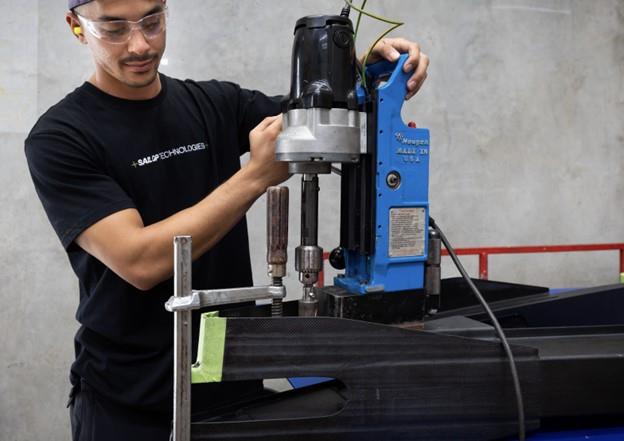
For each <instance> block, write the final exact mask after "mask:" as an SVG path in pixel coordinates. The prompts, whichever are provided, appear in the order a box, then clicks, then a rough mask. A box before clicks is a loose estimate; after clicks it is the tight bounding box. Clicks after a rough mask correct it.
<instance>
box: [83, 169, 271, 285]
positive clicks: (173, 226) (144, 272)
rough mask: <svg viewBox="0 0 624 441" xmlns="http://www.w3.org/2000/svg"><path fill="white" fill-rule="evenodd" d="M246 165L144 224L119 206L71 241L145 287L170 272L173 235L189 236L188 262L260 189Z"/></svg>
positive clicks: (262, 186)
mask: <svg viewBox="0 0 624 441" xmlns="http://www.w3.org/2000/svg"><path fill="white" fill-rule="evenodd" d="M256 171H257V170H256V168H255V167H254V166H253V165H252V164H248V165H247V166H245V167H243V168H242V169H241V170H239V171H238V172H237V173H236V174H235V175H234V176H232V177H231V178H230V179H229V180H228V181H226V182H225V183H223V184H222V185H221V186H219V187H218V188H216V189H215V190H214V191H213V192H211V193H210V194H209V195H208V196H206V197H205V198H204V199H202V200H201V201H199V202H198V203H197V204H195V205H193V206H192V207H189V208H187V209H185V210H182V211H180V212H178V213H176V214H174V215H172V216H170V217H168V218H166V219H163V220H162V221H160V222H157V223H155V224H152V225H148V226H144V225H143V221H142V219H141V217H140V215H139V213H138V212H137V211H136V210H134V209H132V210H124V211H123V212H120V213H116V214H114V215H112V216H110V217H109V218H106V219H104V220H102V221H100V222H98V223H96V224H95V225H93V226H92V227H90V228H89V229H88V230H87V231H86V232H85V233H83V234H82V235H81V236H79V237H78V239H77V243H78V245H79V246H81V247H82V248H83V249H85V250H86V251H87V252H89V253H90V254H92V255H93V256H95V257H96V258H98V259H99V260H100V261H102V263H104V264H105V265H106V266H108V267H109V268H111V269H112V270H113V271H114V272H115V273H116V274H117V275H119V276H120V277H121V278H123V279H124V280H126V281H127V282H128V283H130V284H132V285H133V286H135V287H136V288H138V289H141V290H148V289H150V288H152V287H154V286H155V285H157V284H158V283H160V282H162V281H164V280H166V279H167V278H169V277H171V275H172V274H173V238H174V237H175V236H178V235H190V236H192V237H193V260H195V259H197V258H198V257H200V256H201V255H202V254H204V253H205V252H206V251H208V250H210V249H211V248H212V247H213V246H214V245H216V244H217V243H218V242H219V240H221V239H222V238H223V236H225V235H226V234H227V233H228V232H229V231H230V230H231V229H232V227H234V226H235V225H236V223H238V222H239V221H240V219H241V218H242V217H243V216H244V214H245V212H246V211H247V210H248V209H249V207H250V206H251V205H252V204H253V202H254V201H255V200H256V199H257V198H258V197H259V196H260V195H262V194H263V193H264V191H265V189H266V179H262V176H261V174H259V173H257V172H256Z"/></svg>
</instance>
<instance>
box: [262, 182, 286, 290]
mask: <svg viewBox="0 0 624 441" xmlns="http://www.w3.org/2000/svg"><path fill="white" fill-rule="evenodd" d="M287 248H288V187H269V188H268V190H267V264H268V266H269V275H270V276H271V277H273V278H281V277H284V276H285V275H286V261H287V253H286V250H287Z"/></svg>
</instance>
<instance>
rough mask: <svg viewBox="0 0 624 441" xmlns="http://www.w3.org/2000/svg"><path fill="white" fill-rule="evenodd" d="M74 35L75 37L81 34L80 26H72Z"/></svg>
mask: <svg viewBox="0 0 624 441" xmlns="http://www.w3.org/2000/svg"><path fill="white" fill-rule="evenodd" d="M74 34H75V35H80V34H82V28H81V27H80V26H74Z"/></svg>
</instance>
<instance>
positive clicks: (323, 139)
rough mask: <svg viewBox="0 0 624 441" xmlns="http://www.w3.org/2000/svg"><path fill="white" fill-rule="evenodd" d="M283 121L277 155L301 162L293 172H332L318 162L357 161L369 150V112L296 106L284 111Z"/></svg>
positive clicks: (289, 160) (287, 160)
mask: <svg viewBox="0 0 624 441" xmlns="http://www.w3.org/2000/svg"><path fill="white" fill-rule="evenodd" d="M282 124H283V130H282V133H281V134H280V136H279V137H278V138H277V145H276V150H275V157H276V159H277V160H278V161H284V162H293V163H298V164H300V165H297V166H294V169H295V170H293V169H292V168H291V170H290V171H291V172H295V173H329V172H330V167H329V166H325V167H319V166H318V163H328V164H331V163H332V162H351V163H356V162H358V161H359V160H360V155H361V154H364V153H366V113H363V112H357V111H354V110H347V109H319V108H312V109H293V110H290V111H289V112H287V113H286V114H284V121H283V123H282ZM303 164H305V165H303ZM309 164H312V165H309ZM306 167H310V168H312V169H310V168H306ZM319 170H320V171H319Z"/></svg>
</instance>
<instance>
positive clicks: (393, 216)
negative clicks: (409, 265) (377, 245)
mask: <svg viewBox="0 0 624 441" xmlns="http://www.w3.org/2000/svg"><path fill="white" fill-rule="evenodd" d="M425 220H426V212H425V209H424V208H391V209H390V238H389V239H390V240H389V241H388V255H389V256H390V257H408V256H409V257H411V256H422V255H424V254H425Z"/></svg>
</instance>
